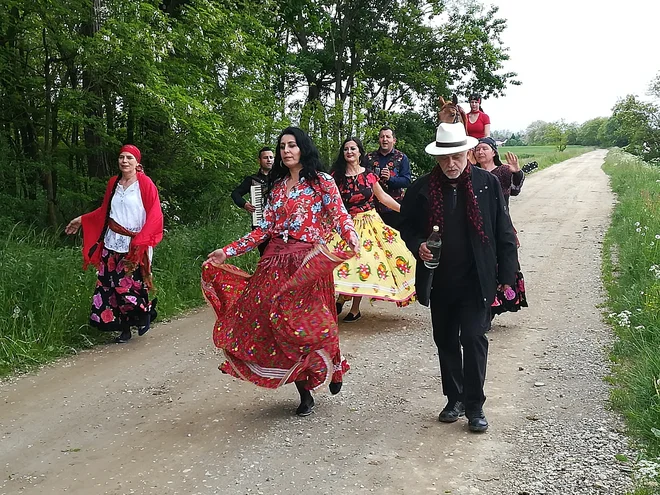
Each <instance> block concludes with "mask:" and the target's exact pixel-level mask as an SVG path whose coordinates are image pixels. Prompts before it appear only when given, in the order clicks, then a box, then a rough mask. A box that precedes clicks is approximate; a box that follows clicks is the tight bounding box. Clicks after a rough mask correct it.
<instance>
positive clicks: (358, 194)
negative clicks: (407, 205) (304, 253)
mask: <svg viewBox="0 0 660 495" xmlns="http://www.w3.org/2000/svg"><path fill="white" fill-rule="evenodd" d="M364 156H365V152H364V147H363V146H362V143H361V142H360V140H359V139H358V138H355V137H350V138H347V139H346V140H344V142H343V143H342V145H341V148H340V149H339V154H338V156H337V159H336V160H335V163H334V164H333V166H332V172H331V174H332V176H333V177H334V179H335V182H336V183H337V187H338V188H339V192H340V194H341V197H342V200H343V202H344V205H345V206H346V209H347V210H348V213H350V214H351V216H352V217H353V223H354V224H355V230H356V232H357V234H358V236H359V238H360V242H361V250H360V252H359V254H357V255H356V256H355V257H353V258H351V259H349V260H347V261H345V262H344V263H342V264H341V265H339V266H338V267H337V268H336V269H335V272H334V280H335V292H336V293H337V294H339V299H338V302H337V314H339V313H341V310H342V308H343V301H346V300H347V298H350V297H352V298H353V304H352V306H351V310H350V312H349V313H348V314H347V315H346V316H345V317H344V321H346V322H352V321H357V320H359V319H360V317H361V316H362V315H361V314H360V301H361V300H362V297H369V298H371V299H382V300H384V301H391V302H395V303H397V304H398V305H400V306H405V305H407V304H408V303H410V302H411V301H412V300H413V297H414V295H415V257H414V256H413V255H412V253H411V252H410V251H408V249H407V248H406V245H405V243H404V242H403V240H402V239H401V236H400V235H399V232H398V231H397V230H394V229H393V228H391V227H389V226H388V225H386V224H385V223H384V222H383V220H382V219H381V218H380V215H378V213H377V212H376V208H375V199H378V201H380V202H381V203H382V204H383V205H385V206H387V207H388V208H390V209H392V210H394V211H399V209H400V206H399V203H397V202H396V201H395V200H394V199H393V198H392V197H391V196H390V195H389V194H387V193H386V192H385V191H384V190H383V188H382V187H381V186H380V184H379V183H378V177H377V176H376V175H375V174H374V173H372V172H370V171H369V170H367V169H366V168H365V167H364V166H363V158H364ZM342 243H343V241H342V240H341V238H340V237H339V236H338V235H335V237H334V238H333V239H332V240H331V244H332V246H333V247H335V248H341V247H342Z"/></svg>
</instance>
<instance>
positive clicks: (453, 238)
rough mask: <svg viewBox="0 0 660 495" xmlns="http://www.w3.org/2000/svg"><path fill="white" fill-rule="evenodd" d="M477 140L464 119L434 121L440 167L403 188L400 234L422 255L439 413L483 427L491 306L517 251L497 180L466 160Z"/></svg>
mask: <svg viewBox="0 0 660 495" xmlns="http://www.w3.org/2000/svg"><path fill="white" fill-rule="evenodd" d="M476 145H477V140H476V139H475V138H472V137H469V136H466V134H465V127H464V126H463V124H460V123H459V124H445V123H443V124H440V125H439V126H438V129H437V133H436V138H435V141H434V142H432V143H430V144H429V145H428V146H427V147H426V152H427V153H428V154H430V155H434V156H435V157H436V162H437V165H436V166H435V168H434V169H433V170H432V171H431V173H429V174H426V175H424V176H422V177H420V178H419V179H417V180H416V181H415V182H414V183H413V184H412V185H411V186H410V187H409V188H408V192H407V193H406V195H405V197H404V198H403V202H402V204H401V217H402V218H401V220H402V222H401V237H402V238H403V239H404V240H405V242H406V244H407V245H408V249H410V251H412V252H413V253H415V255H416V256H417V258H418V260H419V262H418V263H417V274H416V289H417V297H418V300H419V302H420V303H421V304H423V305H425V306H430V307H431V321H432V325H433V339H434V341H435V343H436V345H437V347H438V355H439V358H440V373H441V375H442V390H443V393H444V395H446V396H447V405H446V406H445V408H444V409H443V410H442V412H441V413H440V416H439V418H438V419H439V420H440V421H441V422H443V423H453V422H454V421H457V420H458V419H459V417H461V416H463V415H465V416H466V417H467V419H468V427H469V429H470V431H474V432H483V431H486V430H487V429H488V421H487V420H486V416H485V415H484V411H483V404H484V402H485V400H486V396H485V395H484V382H485V379H486V362H487V358H488V338H487V337H486V332H487V331H488V330H489V329H490V305H491V303H492V302H493V299H494V298H495V292H496V289H497V286H498V285H502V286H503V287H502V288H503V289H504V290H505V291H506V290H507V289H511V287H512V286H513V285H514V282H515V279H516V270H517V269H518V251H517V248H516V237H515V234H514V230H513V225H512V224H511V219H510V218H509V212H508V209H507V206H506V202H505V201H504V195H503V194H502V189H501V188H500V185H499V182H498V181H497V178H496V177H495V176H494V175H493V174H491V173H490V172H486V171H485V170H482V169H480V168H478V167H473V166H471V165H470V164H469V163H468V160H467V152H468V150H470V149H472V148H474V147H475V146H476ZM434 226H438V228H439V231H440V234H441V236H442V248H441V251H440V259H439V263H438V265H437V267H436V268H435V269H429V268H427V267H426V266H425V265H424V263H423V262H424V261H430V260H431V259H432V258H433V255H432V253H431V251H430V250H429V249H428V248H427V246H426V240H427V238H428V236H429V234H430V233H431V232H432V230H433V227H434ZM511 290H512V289H511ZM508 293H509V294H511V293H512V292H511V291H509V292H508ZM513 294H515V293H513Z"/></svg>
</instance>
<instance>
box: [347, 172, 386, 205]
mask: <svg viewBox="0 0 660 495" xmlns="http://www.w3.org/2000/svg"><path fill="white" fill-rule="evenodd" d="M376 182H378V177H377V176H376V174H374V173H372V172H369V171H367V170H365V171H364V172H362V173H361V174H358V175H354V176H348V175H347V176H346V180H345V181H344V182H343V184H341V185H340V186H339V193H340V194H341V199H342V201H343V202H344V205H345V206H346V208H347V209H348V213H350V214H351V215H357V214H358V213H362V212H364V211H369V210H373V209H374V208H375V207H376V201H375V200H376V196H375V195H374V184H375V183H376Z"/></svg>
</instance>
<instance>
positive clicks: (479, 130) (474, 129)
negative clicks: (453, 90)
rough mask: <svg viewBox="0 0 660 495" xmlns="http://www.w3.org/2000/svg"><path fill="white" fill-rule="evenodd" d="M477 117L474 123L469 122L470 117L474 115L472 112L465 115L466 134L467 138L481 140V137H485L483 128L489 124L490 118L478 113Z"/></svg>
mask: <svg viewBox="0 0 660 495" xmlns="http://www.w3.org/2000/svg"><path fill="white" fill-rule="evenodd" d="M478 113H479V116H478V117H477V120H476V121H475V122H474V124H473V123H472V122H470V115H474V114H473V113H472V112H470V113H468V114H467V122H466V124H467V125H466V126H465V128H466V130H467V133H468V136H472V137H473V138H477V139H481V138H483V137H486V133H485V132H484V131H485V127H486V126H487V125H488V124H490V117H489V116H488V115H486V114H485V113H483V112H481V111H480V112H478Z"/></svg>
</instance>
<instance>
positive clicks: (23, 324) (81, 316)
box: [0, 207, 257, 376]
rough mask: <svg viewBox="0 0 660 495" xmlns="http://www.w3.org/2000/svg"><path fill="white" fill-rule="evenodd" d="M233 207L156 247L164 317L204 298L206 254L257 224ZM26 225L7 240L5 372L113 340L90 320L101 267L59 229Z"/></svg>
mask: <svg viewBox="0 0 660 495" xmlns="http://www.w3.org/2000/svg"><path fill="white" fill-rule="evenodd" d="M225 213H226V216H225V217H223V218H222V219H220V220H218V221H216V222H214V223H212V224H208V225H203V226H198V227H194V228H193V227H179V228H175V229H173V230H171V231H170V232H167V233H166V234H165V238H164V240H163V242H162V243H160V244H159V245H158V246H157V247H156V249H155V250H154V264H153V272H154V284H155V286H156V293H155V295H156V296H158V301H159V303H158V310H159V318H160V317H164V318H166V317H171V316H174V315H177V314H180V313H181V312H182V311H185V310H187V309H190V308H193V307H196V306H199V305H201V304H203V302H204V299H203V296H202V293H201V290H200V285H199V280H200V273H201V268H200V267H201V263H202V261H203V260H205V259H206V255H207V254H208V253H209V252H210V251H212V250H213V249H215V248H218V247H222V246H223V245H224V244H226V243H228V242H230V241H232V240H234V239H236V238H238V237H240V236H241V235H243V234H244V233H246V232H247V231H248V230H249V218H248V216H247V215H244V214H241V213H242V212H240V211H238V210H237V209H236V208H233V207H227V208H226V209H225ZM18 230H19V229H16V231H15V232H14V233H12V234H10V235H9V236H7V238H5V239H4V240H2V241H0V280H1V281H2V283H1V284H0V376H2V375H6V374H9V373H12V372H16V371H23V370H28V369H30V368H33V367H34V366H38V365H40V364H44V363H47V362H49V361H52V360H53V359H56V358H58V357H60V356H63V355H66V354H71V353H75V352H76V351H78V350H79V349H83V348H87V347H90V346H92V345H94V344H97V343H102V342H107V341H108V340H109V336H108V334H102V333H100V332H98V331H96V330H95V329H93V328H91V327H90V326H89V325H88V324H87V321H88V318H89V309H90V304H91V296H92V292H93V290H94V286H95V283H96V273H95V270H94V269H93V268H90V269H88V270H87V271H86V272H83V270H82V256H81V253H80V247H79V246H75V247H62V241H61V240H60V238H59V237H57V236H54V235H52V234H51V235H49V234H45V233H44V234H36V233H35V232H34V231H31V230H30V229H25V228H24V229H22V230H21V233H20V234H18V233H16V232H18ZM256 260H257V254H256V253H250V254H248V255H245V256H242V257H240V258H235V259H233V260H232V263H233V264H236V265H237V266H240V267H242V268H244V269H248V270H250V269H252V268H253V267H254V265H255V263H256ZM210 335H211V329H210V328H209V336H210ZM209 338H210V337H209Z"/></svg>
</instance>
